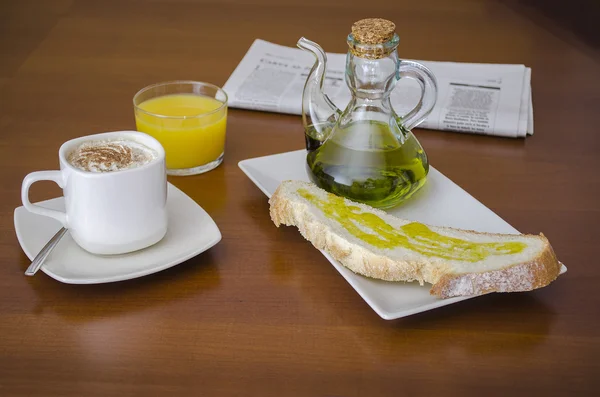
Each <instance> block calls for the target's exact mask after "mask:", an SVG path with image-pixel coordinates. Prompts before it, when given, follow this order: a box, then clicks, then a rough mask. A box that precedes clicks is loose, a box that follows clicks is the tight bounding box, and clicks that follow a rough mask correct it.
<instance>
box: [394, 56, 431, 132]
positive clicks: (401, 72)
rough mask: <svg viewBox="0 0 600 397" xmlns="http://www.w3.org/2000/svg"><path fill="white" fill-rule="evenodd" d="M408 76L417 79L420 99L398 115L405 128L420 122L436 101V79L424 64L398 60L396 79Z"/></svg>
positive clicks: (410, 127)
mask: <svg viewBox="0 0 600 397" xmlns="http://www.w3.org/2000/svg"><path fill="white" fill-rule="evenodd" d="M402 78H409V79H413V80H415V81H417V82H418V83H419V85H420V86H421V99H419V103H417V106H415V108H414V109H413V110H411V111H410V112H408V113H407V114H405V115H404V116H401V117H399V118H400V122H401V124H402V126H403V127H404V128H406V129H407V130H409V131H410V130H412V129H413V128H414V127H416V126H418V125H419V124H421V123H422V122H423V121H424V120H425V119H426V118H427V116H429V113H431V111H432V110H433V107H434V106H435V103H436V101H437V81H436V80H435V76H434V75H433V73H431V71H430V70H429V69H428V68H427V67H426V66H425V65H422V64H420V63H418V62H414V61H400V62H398V72H397V76H396V79H397V81H399V80H400V79H402Z"/></svg>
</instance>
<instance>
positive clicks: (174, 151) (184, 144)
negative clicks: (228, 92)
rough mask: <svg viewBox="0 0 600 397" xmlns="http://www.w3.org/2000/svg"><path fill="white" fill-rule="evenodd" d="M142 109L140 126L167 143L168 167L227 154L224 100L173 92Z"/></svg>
mask: <svg viewBox="0 0 600 397" xmlns="http://www.w3.org/2000/svg"><path fill="white" fill-rule="evenodd" d="M138 108H139V109H136V112H135V122H136V125H137V129H138V131H141V132H145V133H146V134H149V135H152V136H153V137H154V138H156V139H157V140H158V141H159V142H160V143H161V144H162V145H163V147H164V148H165V153H166V161H167V168H168V169H183V168H194V167H198V166H201V165H204V164H208V163H210V162H212V161H215V160H217V158H219V156H221V154H223V152H224V150H225V126H226V123H227V107H226V106H225V104H224V103H223V102H220V101H218V100H216V99H214V98H210V97H207V96H201V95H195V94H173V95H165V96H160V97H156V98H152V99H149V100H147V101H144V102H142V103H141V104H139V105H138ZM140 109H141V110H140ZM146 112H147V113H146Z"/></svg>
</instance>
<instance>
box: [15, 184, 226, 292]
mask: <svg viewBox="0 0 600 397" xmlns="http://www.w3.org/2000/svg"><path fill="white" fill-rule="evenodd" d="M37 204H39V205H42V206H44V207H47V208H51V209H57V210H64V199H63V197H59V198H55V199H52V200H47V201H43V202H41V203H37ZM167 214H168V219H169V220H168V230H167V234H166V235H165V237H164V238H163V239H162V240H161V241H159V242H158V243H157V244H155V245H153V246H150V247H148V248H146V249H143V250H140V251H136V252H132V253H129V254H122V255H108V256H101V255H92V254H90V253H89V252H87V251H85V250H83V249H82V248H80V247H79V246H78V245H77V244H76V243H75V241H74V240H73V239H72V238H71V236H70V235H69V234H68V233H67V234H66V235H65V236H64V237H63V239H62V240H61V241H60V243H59V244H58V245H57V246H56V248H55V249H54V251H53V252H52V254H50V256H49V257H48V258H47V259H46V262H45V264H44V265H43V266H42V271H43V272H44V273H46V274H47V275H49V276H50V277H52V278H54V279H56V280H58V281H61V282H63V283H69V284H97V283H108V282H113V281H121V280H128V279H132V278H136V277H141V276H145V275H148V274H151V273H156V272H158V271H161V270H164V269H167V268H169V267H172V266H175V265H177V264H179V263H181V262H183V261H186V260H188V259H190V258H192V257H194V256H196V255H198V254H200V253H202V252H204V251H206V250H207V249H209V248H211V247H212V246H214V245H215V244H217V243H218V242H219V241H221V232H220V231H219V228H218V227H217V225H216V223H215V222H214V221H213V220H212V218H211V217H210V216H209V215H208V214H207V213H206V211H204V209H202V207H200V206H199V205H198V204H196V202H195V201H194V200H192V199H191V198H189V197H188V196H187V195H186V194H185V193H183V192H182V191H181V190H179V189H177V188H176V187H175V186H173V185H171V184H170V183H169V184H168V198H167ZM14 220H15V230H16V232H17V238H18V239H19V243H20V244H21V248H23V251H24V252H25V254H26V255H27V257H28V258H29V259H33V258H34V257H35V256H36V255H37V253H38V252H39V251H40V250H41V249H42V247H43V246H44V245H45V244H46V242H47V241H48V240H50V238H51V237H52V236H53V235H54V234H55V233H56V232H57V231H58V230H59V229H60V228H61V226H62V225H61V224H60V222H58V221H57V220H55V219H53V218H49V217H46V216H41V215H36V214H33V213H31V212H29V211H27V210H26V209H25V208H24V207H19V208H17V209H15V214H14Z"/></svg>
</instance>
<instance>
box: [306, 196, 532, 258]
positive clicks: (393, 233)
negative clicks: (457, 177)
mask: <svg viewBox="0 0 600 397" xmlns="http://www.w3.org/2000/svg"><path fill="white" fill-rule="evenodd" d="M298 194H299V195H300V196H302V197H304V198H305V199H306V200H308V201H310V202H311V203H312V204H314V205H315V206H316V207H317V208H319V209H320V210H321V211H322V212H323V214H325V216H327V217H328V218H330V219H332V220H335V221H337V222H338V223H339V224H340V225H342V227H344V229H346V231H348V233H350V234H352V235H353V236H354V237H356V238H358V239H360V240H362V241H364V242H366V243H368V244H371V245H372V246H375V247H377V248H381V249H394V248H396V247H402V248H406V249H409V250H411V251H415V252H417V253H419V254H421V255H425V256H434V257H438V258H443V259H448V260H460V261H466V262H478V261H482V260H484V259H486V258H487V257H489V256H490V255H511V254H517V253H519V252H522V251H523V250H524V249H525V248H526V247H527V246H526V245H525V244H524V243H522V242H519V241H508V242H502V243H475V242H471V241H467V240H463V239H459V238H455V237H450V236H445V235H443V234H439V233H437V232H434V231H433V230H431V229H430V228H429V227H427V226H426V225H424V224H422V223H418V222H411V223H407V224H405V225H403V226H401V227H399V228H394V227H393V226H391V225H390V224H388V223H387V222H386V221H385V220H383V219H382V218H381V217H379V216H377V215H375V214H372V213H369V212H363V211H362V210H361V209H360V208H359V207H357V206H353V205H347V204H346V202H345V201H344V199H343V198H341V197H338V196H335V195H333V194H328V195H327V198H326V199H320V198H319V197H317V196H315V195H313V194H311V193H310V192H309V191H308V190H306V189H299V190H298Z"/></svg>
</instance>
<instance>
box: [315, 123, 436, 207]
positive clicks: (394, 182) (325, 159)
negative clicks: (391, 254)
mask: <svg viewBox="0 0 600 397" xmlns="http://www.w3.org/2000/svg"><path fill="white" fill-rule="evenodd" d="M321 127H322V126H321ZM319 130H320V131H321V132H320V133H317V130H316V129H315V128H314V127H313V128H309V130H308V131H306V140H307V145H306V146H307V148H308V151H309V153H308V156H307V164H306V165H307V171H308V174H309V176H310V178H311V180H312V181H313V182H314V183H315V184H316V185H317V186H319V187H321V188H323V189H325V190H326V191H328V192H330V193H334V194H337V195H339V196H343V197H346V198H349V199H351V200H354V201H358V202H361V203H365V204H368V205H371V206H373V207H378V208H391V207H393V206H395V205H397V204H398V203H400V202H402V201H404V200H406V199H408V198H409V197H411V196H412V195H413V194H414V193H415V192H416V191H417V190H418V189H419V188H421V187H422V186H423V185H424V184H425V180H426V177H427V173H428V171H429V163H428V162H427V156H426V155H425V152H424V151H423V148H422V147H421V145H420V144H419V143H418V141H417V140H416V138H415V137H414V135H413V134H412V133H411V132H409V131H397V132H396V133H394V132H392V129H391V128H390V126H389V125H388V124H387V123H383V122H378V121H356V122H353V123H351V124H350V125H349V126H347V127H345V128H343V129H342V128H336V129H335V131H334V133H333V135H332V136H331V137H329V139H326V136H327V135H328V132H327V128H319ZM330 130H331V129H329V131H330Z"/></svg>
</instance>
